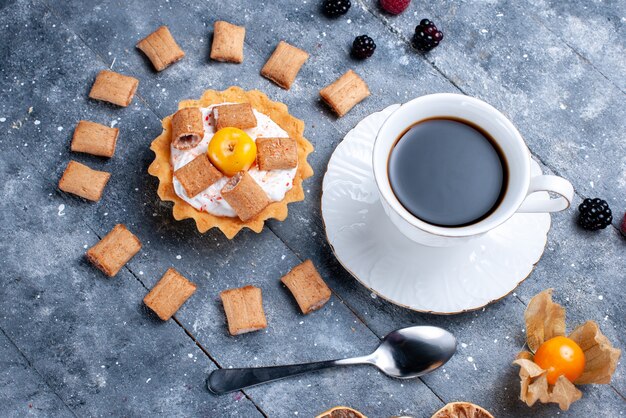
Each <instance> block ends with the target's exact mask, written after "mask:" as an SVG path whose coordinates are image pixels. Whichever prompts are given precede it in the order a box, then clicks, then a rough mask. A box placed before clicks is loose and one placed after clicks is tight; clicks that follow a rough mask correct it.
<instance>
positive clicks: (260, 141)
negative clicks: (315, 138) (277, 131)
mask: <svg viewBox="0 0 626 418" xmlns="http://www.w3.org/2000/svg"><path fill="white" fill-rule="evenodd" d="M256 149H257V152H256V162H257V165H258V166H259V170H288V169H291V168H295V167H296V166H297V165H298V147H297V145H296V141H295V139H291V138H257V139H256Z"/></svg>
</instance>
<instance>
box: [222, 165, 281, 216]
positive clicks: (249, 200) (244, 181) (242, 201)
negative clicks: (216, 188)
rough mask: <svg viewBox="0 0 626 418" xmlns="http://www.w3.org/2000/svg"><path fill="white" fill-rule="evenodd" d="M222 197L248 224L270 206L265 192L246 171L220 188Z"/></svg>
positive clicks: (236, 175)
mask: <svg viewBox="0 0 626 418" xmlns="http://www.w3.org/2000/svg"><path fill="white" fill-rule="evenodd" d="M222 197H223V198H224V200H225V201H226V202H228V204H229V205H230V206H232V208H233V209H234V210H235V213H236V214H237V216H238V217H239V219H241V221H242V222H248V221H249V220H250V219H252V218H254V217H255V216H256V215H258V214H259V213H261V211H262V210H263V209H265V208H266V207H267V205H269V204H270V199H269V197H267V194H266V193H265V190H263V188H262V187H261V186H259V184H258V183H257V182H256V181H255V180H254V179H253V178H252V176H251V175H250V174H248V172H247V171H240V172H239V173H237V174H235V175H234V176H233V177H231V178H230V179H229V180H228V182H227V183H226V184H225V185H224V187H222Z"/></svg>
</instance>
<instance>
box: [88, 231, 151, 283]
mask: <svg viewBox="0 0 626 418" xmlns="http://www.w3.org/2000/svg"><path fill="white" fill-rule="evenodd" d="M140 249H141V242H139V239H138V238H137V237H136V236H135V235H133V234H132V233H131V232H130V231H129V230H128V229H126V226H124V225H122V224H117V225H115V227H114V228H113V229H112V230H111V232H109V233H108V234H106V236H105V237H104V238H102V239H101V240H100V242H98V243H97V244H96V245H94V246H93V247H91V248H90V249H89V250H87V254H86V256H87V259H88V260H89V262H91V264H93V265H94V266H96V267H97V268H98V269H100V270H101V271H102V272H103V273H104V274H106V275H107V276H109V277H113V276H115V275H116V274H117V273H118V272H119V271H120V269H121V268H122V267H124V265H125V264H126V263H128V262H129V261H130V259H131V258H133V257H134V256H135V254H137V253H138V252H139V250H140Z"/></svg>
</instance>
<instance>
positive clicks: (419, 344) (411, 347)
mask: <svg viewBox="0 0 626 418" xmlns="http://www.w3.org/2000/svg"><path fill="white" fill-rule="evenodd" d="M455 351H456V338H454V336H453V335H452V334H451V333H449V332H448V331H446V330H444V329H442V328H438V327H429V326H415V327H409V328H402V329H399V330H396V331H393V332H390V333H389V334H387V335H386V336H385V338H383V341H382V343H381V344H380V345H379V346H378V348H377V349H376V351H374V353H372V354H371V357H372V358H373V362H372V364H374V365H375V366H376V367H378V368H379V369H380V370H381V371H382V372H384V373H385V374H386V375H388V376H391V377H396V378H399V379H412V378H415V377H419V376H422V375H424V374H426V373H430V372H432V371H433V370H435V369H438V368H439V367H441V366H443V365H444V364H445V363H446V362H447V361H448V360H450V358H451V357H452V356H453V355H454V353H455Z"/></svg>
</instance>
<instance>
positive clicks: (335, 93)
mask: <svg viewBox="0 0 626 418" xmlns="http://www.w3.org/2000/svg"><path fill="white" fill-rule="evenodd" d="M369 95H370V91H369V88H368V87H367V84H366V83H365V81H363V79H362V78H361V77H359V76H358V75H357V74H356V73H355V72H354V71H352V70H348V72H346V73H345V74H344V75H342V76H341V77H339V78H338V79H337V80H336V81H335V82H334V83H332V84H329V85H328V86H326V87H324V88H323V89H322V90H320V96H322V99H323V100H324V101H325V102H326V103H327V104H328V106H330V108H331V109H332V110H333V111H334V112H335V113H336V114H337V115H338V116H339V117H341V116H343V115H345V114H346V113H348V112H349V111H350V109H352V108H353V107H354V106H356V105H357V104H358V103H359V102H361V101H362V100H363V99H365V98H366V97H367V96H369Z"/></svg>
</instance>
